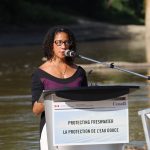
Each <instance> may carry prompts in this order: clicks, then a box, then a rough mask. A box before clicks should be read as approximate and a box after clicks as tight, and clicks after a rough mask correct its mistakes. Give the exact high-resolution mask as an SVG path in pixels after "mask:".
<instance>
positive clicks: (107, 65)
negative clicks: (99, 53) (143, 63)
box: [77, 55, 150, 80]
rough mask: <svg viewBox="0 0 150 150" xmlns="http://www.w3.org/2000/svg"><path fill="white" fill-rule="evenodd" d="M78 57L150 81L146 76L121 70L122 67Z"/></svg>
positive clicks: (149, 77)
mask: <svg viewBox="0 0 150 150" xmlns="http://www.w3.org/2000/svg"><path fill="white" fill-rule="evenodd" d="M77 57H78V58H82V59H85V60H89V61H91V62H95V63H98V64H103V65H105V66H106V67H108V68H112V69H117V70H119V71H122V72H127V73H130V74H133V75H136V76H139V77H142V78H144V79H147V80H150V76H145V75H142V74H139V73H136V72H133V71H129V70H127V69H122V68H120V67H118V66H115V65H114V63H110V64H108V63H105V62H100V61H97V60H94V59H91V58H88V57H85V56H82V55H78V56H77Z"/></svg>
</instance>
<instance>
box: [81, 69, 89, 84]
mask: <svg viewBox="0 0 150 150" xmlns="http://www.w3.org/2000/svg"><path fill="white" fill-rule="evenodd" d="M80 68H81V76H82V83H81V86H88V81H87V76H86V72H85V70H84V69H83V68H82V67H80Z"/></svg>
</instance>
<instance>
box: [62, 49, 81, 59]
mask: <svg viewBox="0 0 150 150" xmlns="http://www.w3.org/2000/svg"><path fill="white" fill-rule="evenodd" d="M64 54H65V56H66V57H76V56H78V55H77V53H76V52H75V51H72V50H69V49H68V50H66V51H65V53H64Z"/></svg>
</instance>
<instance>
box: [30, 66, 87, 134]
mask: <svg viewBox="0 0 150 150" xmlns="http://www.w3.org/2000/svg"><path fill="white" fill-rule="evenodd" d="M83 86H88V84H87V78H86V72H85V70H84V69H83V68H82V67H80V66H78V68H77V71H76V72H75V73H74V74H73V75H72V76H71V77H69V78H65V79H61V78H57V77H54V76H52V75H50V74H48V73H47V72H45V71H43V70H41V69H39V68H38V69H37V70H36V71H35V72H34V73H33V75H32V105H33V104H34V102H35V101H38V100H39V98H40V96H41V94H42V91H43V90H57V89H64V88H66V87H67V88H68V87H83ZM44 123H45V113H44V112H43V113H42V115H41V131H42V128H43V125H44Z"/></svg>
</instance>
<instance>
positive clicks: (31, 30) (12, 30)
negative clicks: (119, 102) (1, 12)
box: [0, 19, 145, 46]
mask: <svg viewBox="0 0 150 150" xmlns="http://www.w3.org/2000/svg"><path fill="white" fill-rule="evenodd" d="M67 27H69V28H70V29H71V30H72V31H73V32H74V34H75V37H76V39H77V41H79V42H80V41H102V40H121V39H123V40H131V41H132V40H144V39H145V26H144V25H113V24H108V23H101V22H93V21H87V20H83V19H78V24H74V25H68V26H67ZM49 28H50V26H48V25H43V26H27V27H15V26H6V27H3V28H1V29H0V33H1V34H0V46H16V45H35V44H41V43H42V42H43V39H44V36H45V34H46V32H47V31H48V30H49Z"/></svg>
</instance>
